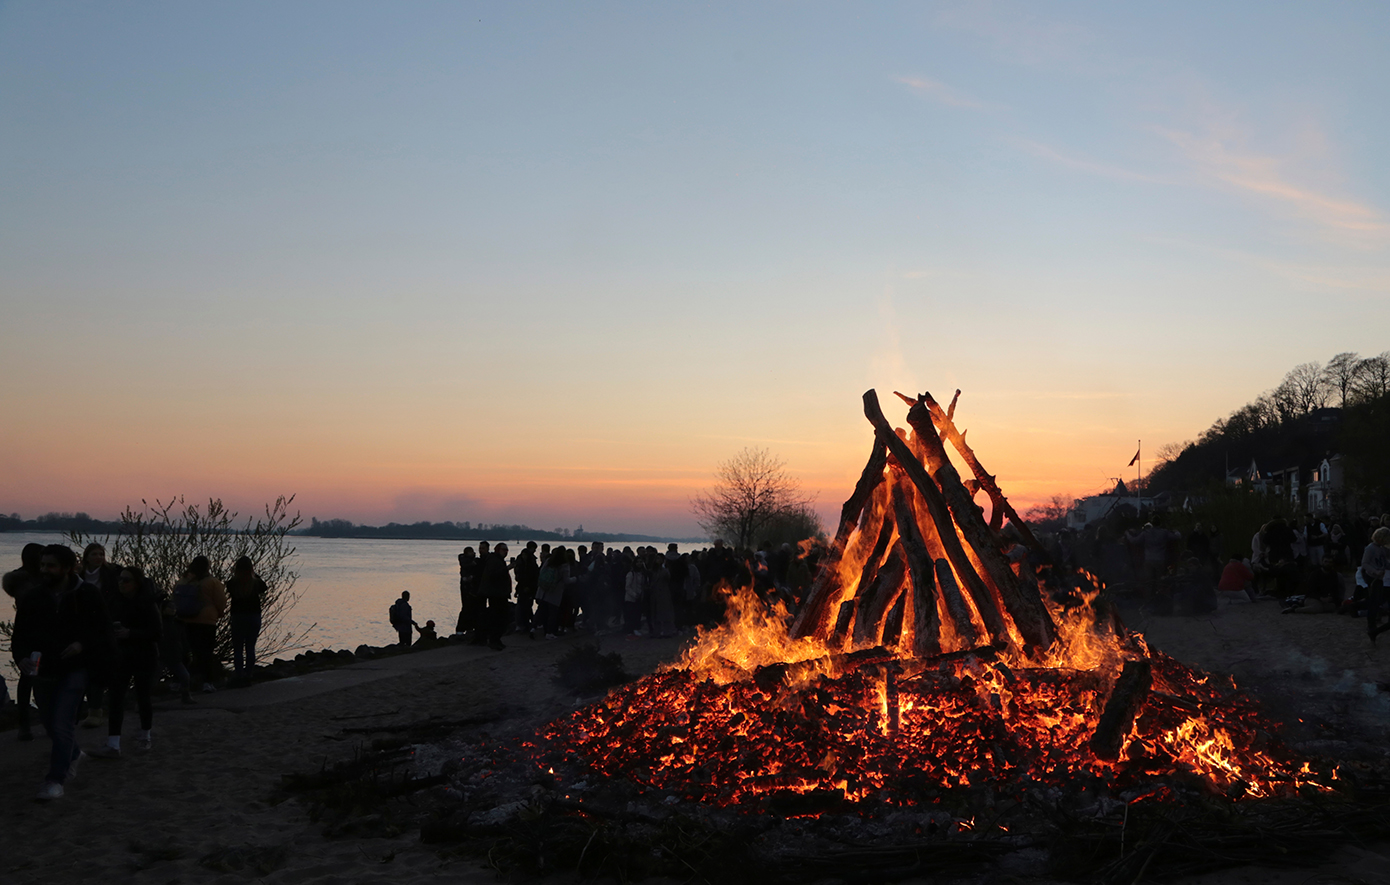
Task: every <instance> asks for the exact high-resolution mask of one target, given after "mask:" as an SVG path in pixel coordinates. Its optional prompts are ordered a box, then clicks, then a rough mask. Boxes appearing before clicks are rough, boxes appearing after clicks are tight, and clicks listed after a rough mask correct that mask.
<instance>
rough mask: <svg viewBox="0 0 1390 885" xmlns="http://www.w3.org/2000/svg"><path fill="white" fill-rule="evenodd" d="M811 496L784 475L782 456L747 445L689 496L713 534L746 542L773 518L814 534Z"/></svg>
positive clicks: (737, 542) (740, 544)
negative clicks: (704, 488)
mask: <svg viewBox="0 0 1390 885" xmlns="http://www.w3.org/2000/svg"><path fill="white" fill-rule="evenodd" d="M813 500H814V499H813V498H811V497H809V496H807V495H805V494H804V493H803V492H802V491H801V487H800V484H799V483H797V481H796V480H795V479H793V478H792V477H790V476H788V475H787V471H786V463H785V462H784V461H783V460H782V459H781V458H778V457H776V456H775V455H773V454H771V453H770V452H768V450H767V449H755V448H745V449H743V450H742V451H740V452H739V453H738V454H737V455H734V456H733V457H732V458H730V459H729V460H727V461H725V462H723V463H722V464H720V465H719V467H718V469H717V470H716V471H715V481H714V485H713V486H712V487H711V488H710V489H709V490H707V491H705V492H701V493H700V494H698V495H696V496H695V497H694V498H693V499H692V500H691V509H692V510H693V511H694V512H695V516H696V518H697V519H698V520H699V522H700V527H701V528H703V529H704V530H705V531H707V532H709V533H710V535H711V536H713V537H721V538H724V539H726V540H728V541H730V542H731V543H733V544H734V545H735V546H737V547H745V548H746V547H749V546H751V545H752V544H753V543H755V542H756V541H758V540H762V538H760V534H761V533H763V532H765V531H766V530H767V529H768V528H769V527H771V526H773V525H774V524H776V523H784V524H787V525H789V526H791V527H799V528H800V529H801V530H803V531H806V532H807V534H806V535H805V537H809V536H811V535H814V534H818V533H819V530H820V521H819V519H818V518H817V517H816V515H815V511H814V510H813V509H812V507H811V505H812V502H813ZM769 540H776V539H769ZM785 540H800V539H799V538H798V539H785Z"/></svg>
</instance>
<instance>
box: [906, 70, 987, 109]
mask: <svg viewBox="0 0 1390 885" xmlns="http://www.w3.org/2000/svg"><path fill="white" fill-rule="evenodd" d="M893 79H894V80H895V81H897V82H898V83H902V84H903V85H904V86H908V87H911V89H912V91H913V92H916V93H917V94H918V95H924V96H926V97H927V98H930V99H932V100H933V101H937V102H940V103H941V104H944V105H950V106H951V107H953V108H971V109H972V110H977V111H978V110H984V109H985V108H986V107H988V106H987V105H986V104H985V103H984V102H982V101H978V100H977V99H974V98H971V97H970V96H968V95H966V94H965V93H963V92H961V91H959V90H957V89H953V88H951V87H950V86H947V85H946V84H945V83H942V82H941V81H940V80H928V79H925V78H923V77H894V78H893Z"/></svg>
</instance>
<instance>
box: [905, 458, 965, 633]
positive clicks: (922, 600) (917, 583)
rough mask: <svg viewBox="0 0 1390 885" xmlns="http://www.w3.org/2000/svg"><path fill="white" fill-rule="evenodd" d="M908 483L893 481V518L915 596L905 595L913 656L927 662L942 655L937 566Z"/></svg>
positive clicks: (911, 594) (912, 593)
mask: <svg viewBox="0 0 1390 885" xmlns="http://www.w3.org/2000/svg"><path fill="white" fill-rule="evenodd" d="M905 482H906V480H903V479H898V478H895V479H894V482H893V486H892V495H893V515H894V517H895V518H896V519H897V521H898V535H899V536H900V537H901V538H902V545H903V553H904V554H905V555H906V557H907V574H908V578H909V579H910V580H911V582H912V592H911V593H909V594H905V595H906V598H907V599H908V600H909V602H908V604H909V605H910V606H911V614H912V618H911V626H912V654H913V655H914V656H916V657H919V658H924V657H931V656H933V655H938V654H941V615H940V613H939V612H938V611H937V610H936V592H935V591H936V566H935V563H934V562H933V560H932V555H931V553H930V552H929V551H928V550H927V544H926V541H924V540H923V539H922V530H921V528H920V527H919V526H918V525H917V514H916V513H915V512H913V509H912V502H911V501H910V500H909V499H908V492H909V491H910V488H909V487H907V486H906V485H905ZM967 621H968V618H967ZM971 628H972V629H971V632H974V629H973V625H971Z"/></svg>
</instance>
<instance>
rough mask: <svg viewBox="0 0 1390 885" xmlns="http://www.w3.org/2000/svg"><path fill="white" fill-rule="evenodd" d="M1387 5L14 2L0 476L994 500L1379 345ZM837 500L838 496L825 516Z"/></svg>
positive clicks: (265, 485)
mask: <svg viewBox="0 0 1390 885" xmlns="http://www.w3.org/2000/svg"><path fill="white" fill-rule="evenodd" d="M1387 33H1390V5H1386V4H1381V3H1371V2H1362V3H1358V2H1346V3H1337V4H1326V3H1269V2H1255V3H1223V4H1211V3H1181V2H1175V3H1164V4H1142V5H1141V4H1114V3H1099V2H1098V3H1082V2H1075V3H1046V4H1044V3H1022V2H1020V3H1009V2H997V3H994V2H978V3H977V2H965V3H956V2H946V3H910V4H892V3H878V4H863V3H838V4H832V3H784V2H772V3H767V2H763V3H758V2H740V3H725V4H705V3H687V4H643V3H586V4H566V3H541V4H533V3H522V2H504V3H482V2H471V3H437V4H436V3H416V2H402V3H390V4H382V3H363V4H358V3H350V2H342V0H334V2H308V0H305V2H296V3H289V4H287V3H256V2H236V3H198V4H189V3H141V2H133V3H122V4H106V3H67V2H19V3H2V4H0V170H3V171H0V317H2V318H3V322H0V413H3V414H4V415H5V420H4V421H3V422H0V511H3V512H6V513H9V512H18V513H20V514H21V515H23V516H25V517H30V516H34V515H37V514H39V513H42V512H47V511H54V510H58V511H62V510H74V511H75V510H83V511H87V512H89V513H92V514H93V515H96V516H108V517H109V516H112V515H114V514H115V513H117V512H118V511H119V510H121V509H122V508H123V507H124V506H125V505H126V504H128V503H138V502H139V501H140V500H141V499H151V500H152V499H154V498H162V499H167V498H169V497H172V496H175V495H183V496H186V497H188V498H190V499H193V500H200V499H206V498H207V497H209V496H215V497H220V498H222V499H223V500H224V501H227V502H228V503H229V504H231V505H232V506H233V507H236V508H238V509H241V510H242V511H244V512H250V511H254V510H257V509H259V507H260V505H261V504H262V503H263V502H265V501H268V500H271V499H273V498H274V497H275V496H277V495H279V494H295V495H296V496H297V497H296V499H295V504H296V506H297V508H298V509H299V510H300V511H301V512H302V513H303V514H304V516H305V517H306V518H307V517H309V516H315V517H318V518H321V519H329V518H345V519H351V520H353V521H355V522H364V523H371V524H379V523H384V522H387V521H397V522H413V521H417V520H432V521H439V520H445V519H452V520H456V521H462V520H469V521H472V522H487V523H525V524H528V525H531V526H533V527H536V528H551V527H568V528H572V527H575V526H578V525H580V524H582V525H583V526H585V527H586V528H587V529H589V530H598V531H628V532H643V533H651V534H670V535H677V536H686V535H693V534H696V533H697V532H698V529H697V528H696V525H695V521H694V518H693V516H692V515H691V512H690V497H691V496H692V495H693V494H695V493H696V492H698V491H699V490H701V489H702V488H704V487H706V486H707V485H709V483H710V482H711V481H712V477H713V474H714V471H715V468H716V466H717V465H718V464H719V463H720V462H721V461H723V460H725V459H727V458H729V457H730V456H732V455H733V454H735V453H736V452H737V451H738V450H740V449H741V448H743V447H746V446H753V447H761V448H766V449H768V450H769V451H771V452H772V453H773V454H775V455H776V456H778V457H780V458H782V459H784V460H785V462H786V465H787V469H788V471H789V472H790V473H791V474H792V475H794V476H796V477H797V478H799V480H800V481H801V483H802V485H803V486H804V487H805V489H806V490H807V491H808V492H810V493H812V494H814V495H815V496H816V500H817V503H818V506H819V507H820V509H821V511H822V512H823V513H824V514H825V515H826V516H827V517H829V516H830V515H831V514H834V513H836V512H838V508H839V505H840V503H841V502H842V501H843V499H844V498H845V497H846V495H847V494H848V492H849V490H850V489H851V487H852V486H853V483H854V480H855V478H856V477H857V476H858V473H859V471H860V469H861V468H862V466H863V463H864V461H865V459H866V458H867V457H868V453H869V449H870V446H871V443H872V431H871V429H870V428H869V425H868V424H867V422H865V420H864V418H863V415H862V410H861V402H860V396H861V394H862V393H863V392H864V391H865V390H866V389H868V388H871V387H872V388H877V389H878V390H879V392H880V397H881V399H883V401H884V405H885V408H886V409H887V411H888V414H889V417H890V419H891V420H894V421H895V422H897V423H899V424H902V423H904V421H903V414H904V411H905V409H904V408H901V407H899V406H896V405H894V404H893V403H895V402H896V399H895V398H893V397H892V396H891V392H892V391H894V390H901V391H904V392H908V393H914V392H920V391H923V390H925V391H931V392H932V393H933V394H934V395H935V396H936V397H937V398H938V399H940V400H942V401H943V402H944V401H945V400H946V399H948V398H949V397H950V395H951V394H952V393H953V392H954V391H955V390H956V389H958V388H959V389H961V390H962V391H963V393H962V396H961V404H960V407H959V409H958V413H957V414H958V418H959V423H960V424H961V426H962V427H964V428H968V430H969V434H970V436H969V438H970V440H971V441H972V443H973V444H974V446H975V449H976V451H977V453H978V454H979V456H980V458H981V460H982V461H983V462H984V464H985V466H986V467H987V468H988V469H989V470H990V471H991V472H993V473H996V474H997V475H998V476H999V478H1000V482H1001V484H1002V485H1003V487H1004V490H1005V492H1006V493H1007V494H1009V495H1010V497H1011V498H1012V499H1013V500H1014V502H1015V504H1016V505H1017V506H1019V507H1020V509H1022V508H1023V507H1024V506H1027V505H1028V504H1030V503H1036V502H1040V501H1044V500H1046V499H1047V498H1049V497H1050V496H1052V495H1057V494H1063V495H1082V494H1087V493H1091V492H1095V491H1097V490H1100V489H1101V488H1103V487H1105V486H1107V485H1111V484H1113V482H1114V479H1115V478H1116V477H1120V476H1129V475H1132V469H1130V468H1128V467H1127V466H1126V465H1127V464H1128V462H1129V460H1130V459H1131V457H1132V456H1133V454H1134V452H1135V447H1136V443H1137V441H1139V440H1142V441H1143V448H1144V449H1145V458H1146V459H1147V458H1148V457H1149V454H1148V453H1150V452H1152V451H1156V450H1157V449H1158V447H1159V446H1160V445H1162V444H1164V443H1171V442H1177V441H1181V440H1185V439H1191V438H1193V437H1195V436H1196V435H1197V434H1199V433H1200V432H1201V431H1202V430H1203V429H1205V428H1206V427H1207V426H1209V425H1210V424H1211V423H1212V422H1213V421H1214V420H1215V419H1217V418H1220V417H1222V416H1224V415H1226V414H1228V413H1229V412H1230V411H1232V410H1233V409H1235V408H1237V407H1239V406H1240V405H1242V404H1244V403H1246V402H1248V401H1249V400H1251V399H1253V398H1254V397H1255V396H1257V395H1258V394H1259V393H1260V392H1262V391H1263V390H1266V389H1268V388H1270V387H1273V386H1274V385H1276V384H1277V383H1278V382H1279V380H1280V378H1281V377H1282V376H1283V374H1284V373H1285V372H1286V371H1287V370H1288V369H1290V368H1292V367H1293V366H1294V365H1297V364H1299V363H1303V362H1309V361H1314V360H1318V361H1326V360H1327V359H1328V358H1330V357H1331V356H1332V355H1334V354H1336V353H1339V352H1342V351H1355V352H1358V353H1361V354H1363V355H1372V354H1376V353H1380V352H1382V351H1385V350H1387V349H1390V298H1387V294H1390V166H1387V165H1386V163H1385V162H1384V158H1385V156H1386V141H1387V134H1390V133H1388V132H1387V130H1390V53H1386V52H1385V51H1384V49H1385V35H1386V34H1387ZM827 521H828V520H827Z"/></svg>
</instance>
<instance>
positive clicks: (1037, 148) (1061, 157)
mask: <svg viewBox="0 0 1390 885" xmlns="http://www.w3.org/2000/svg"><path fill="white" fill-rule="evenodd" d="M1018 145H1019V147H1020V148H1022V149H1023V150H1024V151H1026V152H1027V153H1030V154H1032V155H1033V156H1035V157H1041V158H1042V159H1044V160H1049V161H1051V162H1053V163H1057V164H1058V165H1061V166H1066V167H1067V168H1069V169H1076V170H1078V171H1080V172H1086V173H1089V174H1091V175H1099V176H1100V177H1102V178H1113V179H1115V180H1117V181H1144V182H1149V183H1162V182H1163V181H1164V180H1163V179H1160V178H1158V177H1156V176H1153V175H1146V174H1145V173H1143V172H1134V171H1132V170H1129V169H1124V168H1121V167H1119V166H1107V165H1106V164H1104V163H1094V162H1092V161H1090V160H1082V159H1078V158H1076V157H1070V156H1067V155H1066V154H1063V153H1062V152H1061V151H1058V150H1056V149H1054V148H1050V147H1048V146H1047V145H1045V144H1041V143H1040V142H1036V141H1028V140H1027V139H1023V140H1020V141H1019V142H1018Z"/></svg>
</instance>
